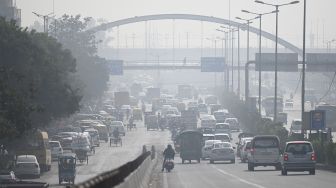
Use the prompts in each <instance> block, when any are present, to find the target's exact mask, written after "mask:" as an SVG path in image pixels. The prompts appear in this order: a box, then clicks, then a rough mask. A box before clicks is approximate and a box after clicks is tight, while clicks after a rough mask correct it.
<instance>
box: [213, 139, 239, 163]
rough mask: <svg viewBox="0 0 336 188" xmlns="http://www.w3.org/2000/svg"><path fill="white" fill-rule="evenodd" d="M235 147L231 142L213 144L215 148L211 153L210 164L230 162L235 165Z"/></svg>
mask: <svg viewBox="0 0 336 188" xmlns="http://www.w3.org/2000/svg"><path fill="white" fill-rule="evenodd" d="M234 149H235V148H234V147H232V145H231V143H229V142H217V143H214V144H213V148H212V149H211V153H210V157H209V159H210V163H211V164H213V163H215V161H230V162H231V163H235V161H236V160H235V154H234Z"/></svg>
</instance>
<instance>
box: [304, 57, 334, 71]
mask: <svg viewBox="0 0 336 188" xmlns="http://www.w3.org/2000/svg"><path fill="white" fill-rule="evenodd" d="M306 63H307V71H309V72H336V54H335V53H308V54H307V55H306Z"/></svg>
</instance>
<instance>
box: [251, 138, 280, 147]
mask: <svg viewBox="0 0 336 188" xmlns="http://www.w3.org/2000/svg"><path fill="white" fill-rule="evenodd" d="M254 147H255V148H278V147H279V141H278V139H276V138H259V139H256V140H254Z"/></svg>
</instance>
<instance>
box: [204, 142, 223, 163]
mask: <svg viewBox="0 0 336 188" xmlns="http://www.w3.org/2000/svg"><path fill="white" fill-rule="evenodd" d="M218 142H221V141H220V140H206V141H205V144H204V146H203V147H202V159H203V160H205V159H207V158H209V157H210V154H211V150H212V149H213V146H214V144H215V143H218Z"/></svg>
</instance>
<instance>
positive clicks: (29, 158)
mask: <svg viewBox="0 0 336 188" xmlns="http://www.w3.org/2000/svg"><path fill="white" fill-rule="evenodd" d="M14 171H15V175H16V176H17V177H20V178H22V177H34V178H39V177H40V173H41V169H40V165H39V163H38V162H37V159H36V156H35V155H19V156H17V158H16V162H15V170H14Z"/></svg>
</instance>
